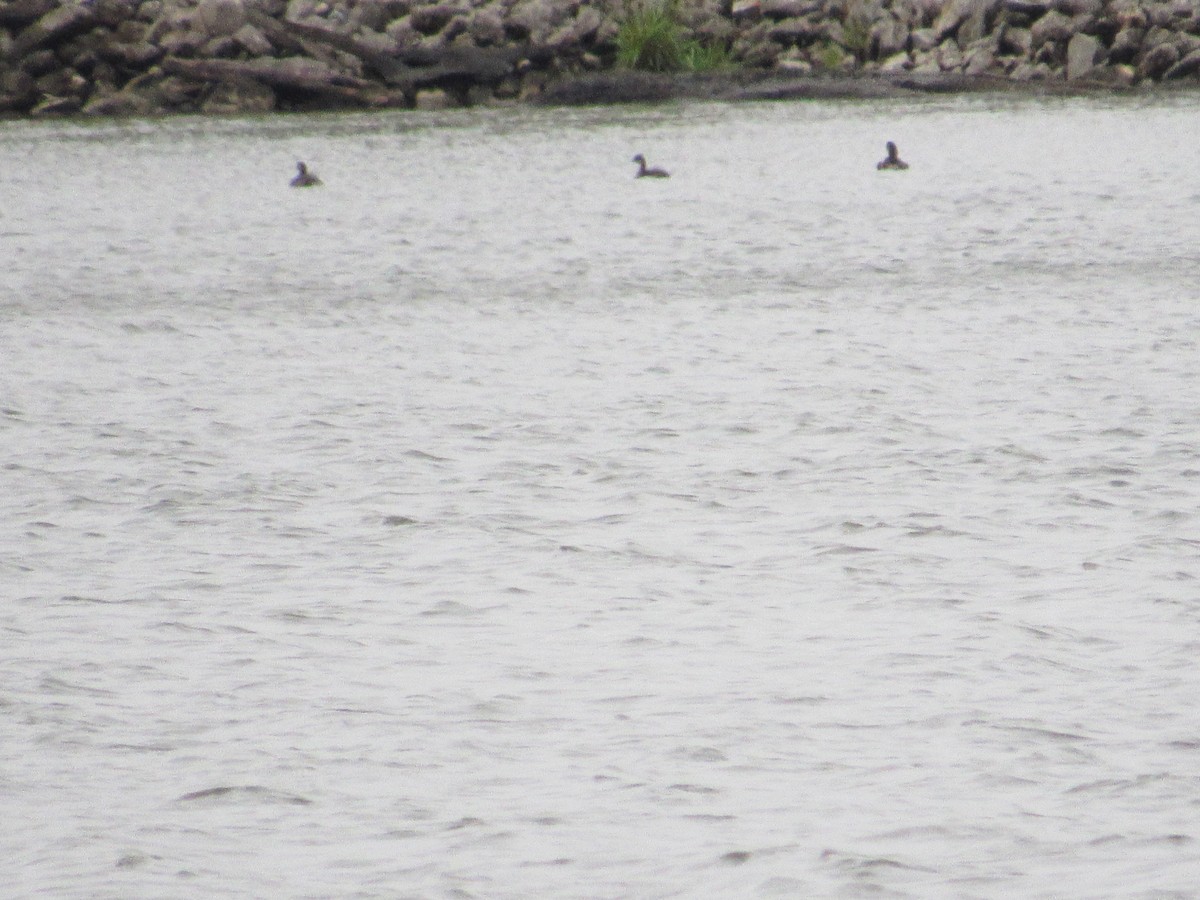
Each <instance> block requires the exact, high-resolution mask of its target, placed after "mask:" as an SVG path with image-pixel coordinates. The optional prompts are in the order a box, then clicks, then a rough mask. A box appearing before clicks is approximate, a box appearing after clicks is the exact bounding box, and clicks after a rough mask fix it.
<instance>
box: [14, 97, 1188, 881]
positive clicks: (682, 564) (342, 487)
mask: <svg viewBox="0 0 1200 900" xmlns="http://www.w3.org/2000/svg"><path fill="white" fill-rule="evenodd" d="M1198 118H1200V114H1198V113H1197V112H1196V111H1195V109H1194V106H1193V104H1191V103H1190V102H1189V100H1188V99H1187V98H1164V99H1158V100H1154V101H1147V100H1129V99H1118V100H1113V99H1105V100H1079V99H1073V100H1069V101H1068V100H1040V101H1034V100H1012V99H1010V98H1001V99H996V98H992V99H981V98H978V97H971V98H937V99H932V100H927V101H922V102H919V103H916V104H912V103H899V102H895V101H889V102H883V103H876V102H863V103H788V104H762V105H750V104H747V105H719V104H681V105H674V104H673V105H666V106H659V107H632V108H618V109H598V110H524V109H519V110H514V109H510V110H499V111H478V112H462V113H453V114H445V115H428V114H426V115H417V114H385V115H374V116H365V115H339V116H309V117H282V116H281V117H273V118H269V119H264V120H206V119H174V120H166V121H161V122H130V123H112V122H102V123H90V122H88V123H69V122H68V123H20V122H9V123H5V124H4V126H3V128H2V129H0V171H2V172H3V173H4V175H3V180H2V185H3V186H2V187H0V258H2V259H3V260H4V275H3V281H2V287H0V291H2V294H0V354H2V358H3V360H4V365H3V368H2V369H0V437H2V439H3V446H4V448H5V451H6V452H5V462H4V468H3V470H2V473H0V523H2V524H0V629H2V631H3V640H4V647H5V648H6V650H5V651H4V652H3V653H2V654H0V722H2V723H3V724H2V733H3V739H2V740H0V809H2V810H3V812H0V822H2V823H3V825H4V827H3V829H0V835H2V836H0V858H3V859H5V860H6V863H5V866H4V868H5V869H6V871H7V874H6V876H5V880H6V882H7V885H8V886H7V887H6V888H4V889H3V891H7V892H9V893H10V894H11V895H12V896H14V897H16V896H21V897H55V898H61V897H87V898H108V897H111V898H140V897H146V898H151V897H164V896H245V897H267V896H269V897H478V898H505V897H510V898H527V897H580V898H594V897H609V898H619V897H824V896H847V897H859V896H887V897H920V898H926V897H936V896H944V897H989V898H990V897H1012V896H1026V897H1034V896H1040V897H1063V896H1079V897H1112V896H1130V897H1156V898H1161V897H1189V896H1194V893H1193V892H1194V890H1195V883H1196V873H1197V871H1200V847H1198V845H1197V839H1198V838H1200V832H1198V829H1197V821H1198V816H1200V776H1198V775H1197V772H1198V771H1200V675H1198V673H1197V667H1196V664H1195V660H1196V658H1197V654H1198V652H1200V636H1198V625H1200V590H1198V588H1197V580H1196V579H1197V576H1198V574H1200V566H1198V564H1197V554H1198V551H1200V527H1198V520H1197V509H1198V508H1200V453H1198V451H1197V440H1198V437H1200V435H1198V424H1197V423H1198V422H1200V385H1198V384H1197V378H1196V375H1195V370H1196V358H1197V345H1196V335H1197V334H1198V333H1200V332H1198V329H1200V311H1198V310H1200V307H1198V306H1197V301H1198V300H1200V287H1198V285H1200V258H1198V255H1197V250H1196V248H1197V246H1200V216H1198V215H1197V210H1198V209H1200V183H1198V182H1197V179H1196V176H1195V146H1194V135H1195V134H1196V133H1197V126H1198V124H1200V122H1198ZM888 139H892V140H895V141H897V143H898V144H899V145H900V150H901V154H902V156H904V157H905V158H906V159H907V160H908V161H909V163H910V164H911V166H912V168H911V169H910V170H909V171H907V172H903V173H895V172H890V173H879V172H876V171H875V169H874V164H875V162H876V161H877V160H878V159H880V158H882V156H883V153H884V150H883V143H884V141H885V140H888ZM636 152H642V153H645V154H646V155H647V157H648V158H649V160H650V162H651V163H652V164H657V165H663V166H665V167H667V168H668V169H671V170H672V173H673V174H672V177H671V178H670V179H669V180H665V181H653V180H642V181H637V180H635V179H633V177H632V175H633V172H634V168H635V167H634V166H633V164H632V163H631V162H630V161H629V160H630V157H632V156H633V154H634V153H636ZM298 159H303V160H305V161H307V162H308V163H309V165H310V166H311V167H312V168H313V169H315V170H316V171H317V172H318V173H319V174H320V175H321V177H322V178H323V179H324V181H325V185H324V187H322V188H320V189H313V190H305V191H296V190H289V189H288V188H287V181H288V179H289V178H290V176H291V174H292V171H293V169H294V165H295V161H296V160H298Z"/></svg>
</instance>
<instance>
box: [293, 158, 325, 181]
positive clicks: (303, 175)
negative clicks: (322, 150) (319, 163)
mask: <svg viewBox="0 0 1200 900" xmlns="http://www.w3.org/2000/svg"><path fill="white" fill-rule="evenodd" d="M320 183H321V179H320V178H318V177H317V176H316V175H314V174H313V173H312V172H310V171H308V166H306V165H305V164H304V163H302V162H298V163H296V177H295V178H293V179H292V181H291V185H292V187H313V186H314V185H318V184H320Z"/></svg>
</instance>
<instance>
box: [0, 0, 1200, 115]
mask: <svg viewBox="0 0 1200 900" xmlns="http://www.w3.org/2000/svg"><path fill="white" fill-rule="evenodd" d="M627 2H630V0H340V2H334V0H66V2H64V0H8V2H0V113H10V114H34V115H44V114H54V113H60V114H61V113H78V112H82V113H87V114H101V115H103V114H118V115H144V114H157V113H164V112H172V111H203V112H212V113H231V112H266V111H270V110H275V109H315V108H323V109H328V108H336V107H345V106H349V107H387V106H404V107H412V106H418V107H438V106H446V105H463V104H474V103H482V102H495V101H498V100H499V101H503V100H515V99H522V98H527V97H531V96H536V95H538V94H540V93H541V91H542V90H543V88H544V87H545V86H546V85H547V84H548V83H551V82H560V83H561V82H562V81H563V80H564V79H570V78H573V77H578V76H579V75H581V74H583V73H587V72H606V71H610V70H611V69H612V68H613V67H614V65H615V63H616V56H617V36H618V32H619V27H620V22H621V18H622V15H623V11H624V9H625V4H626V3H627ZM632 2H640V0H632ZM644 2H656V0H644ZM675 8H676V13H677V16H678V19H679V21H680V28H681V33H682V35H683V36H684V37H686V38H691V39H695V40H698V41H699V42H701V43H702V44H705V45H707V46H714V45H719V46H721V47H723V48H725V49H727V50H728V56H729V59H730V62H731V63H733V64H734V65H735V66H738V67H740V69H741V72H742V74H743V75H744V73H745V72H746V71H758V72H771V73H775V74H777V75H786V76H788V77H792V78H808V77H813V76H828V75H840V76H875V80H879V79H888V78H895V77H897V76H936V75H950V74H953V75H955V76H963V75H966V76H976V75H978V76H993V77H1000V78H1004V79H1009V80H1012V81H1044V82H1054V81H1064V82H1065V81H1070V82H1077V83H1083V82H1089V83H1107V84H1112V85H1132V84H1136V83H1155V82H1160V81H1181V80H1190V81H1192V82H1195V83H1200V78H1198V77H1197V73H1200V8H1198V7H1197V4H1195V3H1194V2H1192V0H676V5H675ZM596 99H603V98H602V97H600V98H596Z"/></svg>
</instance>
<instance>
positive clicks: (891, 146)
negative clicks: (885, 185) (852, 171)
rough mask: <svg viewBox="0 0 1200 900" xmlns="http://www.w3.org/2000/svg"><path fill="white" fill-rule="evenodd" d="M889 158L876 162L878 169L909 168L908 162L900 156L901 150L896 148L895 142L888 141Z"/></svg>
mask: <svg viewBox="0 0 1200 900" xmlns="http://www.w3.org/2000/svg"><path fill="white" fill-rule="evenodd" d="M887 152H888V155H887V159H883V160H880V161H879V162H877V163H876V164H875V168H877V169H907V168H908V163H906V162H905V161H904V160H902V159H901V158H900V151H899V150H897V149H896V145H895V143H893V142H892V141H888V142H887Z"/></svg>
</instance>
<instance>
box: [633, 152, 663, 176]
mask: <svg viewBox="0 0 1200 900" xmlns="http://www.w3.org/2000/svg"><path fill="white" fill-rule="evenodd" d="M633 161H634V162H635V163H637V164H638V171H637V175H635V176H634V177H635V178H670V177H671V173H670V172H668V171H667V170H666V169H660V168H658V167H657V166H655V167H654V168H653V169H648V168H646V157H644V156H642V154H640V153H639V154H638V155H637V156H635V157H634V158H633Z"/></svg>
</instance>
